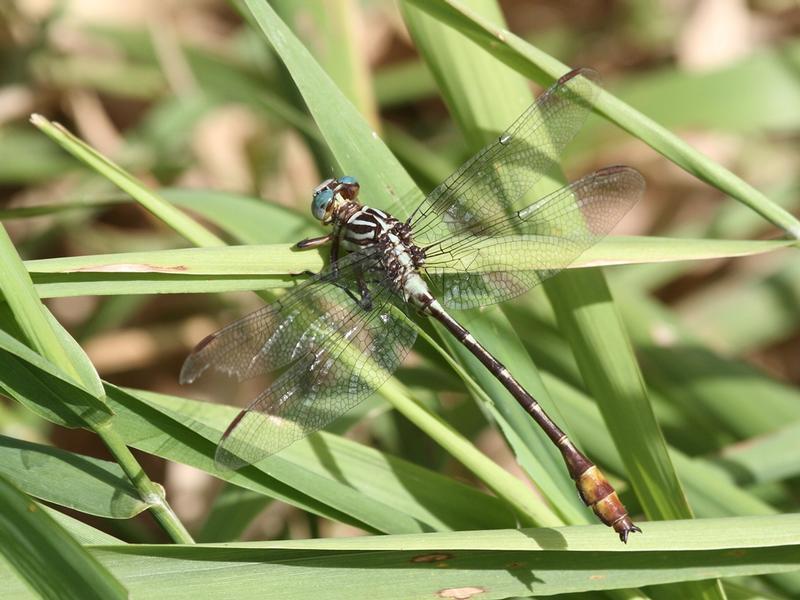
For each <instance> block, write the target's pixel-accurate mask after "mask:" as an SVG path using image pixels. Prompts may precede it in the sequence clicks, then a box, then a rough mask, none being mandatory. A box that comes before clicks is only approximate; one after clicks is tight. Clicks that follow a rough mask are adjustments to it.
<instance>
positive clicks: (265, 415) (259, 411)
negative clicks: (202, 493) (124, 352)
mask: <svg viewBox="0 0 800 600" xmlns="http://www.w3.org/2000/svg"><path fill="white" fill-rule="evenodd" d="M373 290H374V292H373V294H374V297H373V299H372V300H373V304H372V307H370V308H359V310H358V311H356V312H353V313H351V314H350V315H349V316H348V318H347V319H346V320H345V321H343V322H339V323H336V322H329V321H327V320H326V321H325V322H324V323H323V324H322V325H321V327H320V329H321V330H323V331H325V332H326V334H325V335H322V336H319V337H317V338H316V341H315V342H314V343H312V344H310V345H309V346H308V348H307V350H308V351H307V353H306V354H305V355H303V356H302V357H301V358H299V359H298V360H297V361H296V362H294V363H292V364H291V365H290V366H289V367H288V368H287V370H286V371H285V372H284V373H283V374H281V376H280V377H278V379H276V380H275V382H274V383H273V384H272V385H271V386H270V387H269V388H268V389H266V390H265V391H264V392H262V393H261V394H260V395H259V396H258V398H256V399H255V401H253V403H252V404H251V405H250V406H249V407H248V408H247V409H246V410H243V411H242V412H241V413H240V414H239V415H238V416H237V417H236V419H235V420H234V421H233V422H232V423H231V425H230V426H229V428H228V430H227V431H226V432H225V433H224V435H223V438H222V440H221V441H220V444H219V447H218V448H217V456H216V462H217V464H218V465H220V466H222V467H224V468H229V469H238V468H240V467H241V466H243V465H246V464H250V463H256V462H258V461H259V460H261V459H263V458H266V457H267V456H269V455H271V454H273V453H275V452H277V451H279V450H281V449H282V448H285V447H286V446H288V445H289V444H291V443H293V442H295V441H297V440H298V439H301V438H303V437H305V436H306V435H308V434H310V433H312V432H314V431H317V430H319V429H322V428H324V427H325V426H326V425H328V424H329V423H331V422H332V421H334V420H335V419H336V418H338V417H339V416H341V415H342V414H344V413H345V412H347V411H348V410H350V409H351V408H352V407H354V406H355V405H356V404H358V403H359V402H361V401H362V400H364V399H365V398H367V397H368V396H370V395H371V394H372V393H373V392H374V391H375V390H376V389H377V388H378V387H380V386H381V385H382V384H383V383H384V382H385V381H386V379H388V378H389V377H390V376H391V374H392V373H393V372H394V371H395V369H397V367H398V366H399V365H400V363H401V362H402V360H403V358H404V357H405V356H406V354H407V353H408V351H409V349H410V348H411V346H412V345H413V344H414V340H415V339H416V330H415V329H414V328H413V326H412V325H411V324H410V323H409V321H408V319H407V318H406V317H405V315H404V314H403V312H402V310H401V308H400V307H399V306H398V305H397V304H395V301H394V295H393V293H392V292H391V291H390V290H388V289H387V288H386V286H375V287H374V288H373Z"/></svg>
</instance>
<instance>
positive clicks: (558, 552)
mask: <svg viewBox="0 0 800 600" xmlns="http://www.w3.org/2000/svg"><path fill="white" fill-rule="evenodd" d="M799 527H800V524H799V523H798V517H797V515H782V516H779V517H748V518H731V519H711V520H706V521H702V522H701V523H700V526H699V527H698V522H697V521H672V522H663V523H654V524H653V526H652V531H651V534H650V535H649V536H648V538H644V537H642V538H639V539H637V542H638V546H640V547H627V548H625V547H622V546H621V545H619V544H614V540H613V539H611V540H609V539H608V536H607V532H606V531H605V530H604V528H602V527H599V526H594V527H567V528H561V529H524V530H500V531H475V532H453V533H442V534H426V535H402V536H372V537H360V538H346V539H326V540H300V541H291V542H290V541H280V542H260V543H249V544H241V543H240V544H226V545H201V546H193V547H180V546H179V547H175V546H163V545H159V546H156V545H149V546H148V545H141V546H131V545H127V546H119V545H113V546H94V547H91V549H90V550H91V552H92V554H93V555H94V556H96V557H97V558H98V559H99V560H100V561H101V562H102V563H103V564H105V565H106V566H107V567H108V568H109V569H110V570H111V571H112V572H113V573H114V574H115V575H116V576H117V577H118V578H119V579H120V580H121V581H122V582H124V583H125V584H126V585H127V586H128V587H129V588H130V590H131V593H132V594H133V595H134V596H136V597H152V596H155V595H158V596H166V597H170V598H196V597H197V593H198V592H197V590H202V593H203V594H204V595H207V596H212V597H222V596H225V597H228V596H235V597H237V598H264V597H276V598H281V599H287V600H293V599H298V600H300V599H306V598H309V597H314V596H319V595H320V594H323V595H324V597H325V598H331V599H340V598H341V599H345V598H346V599H350V600H352V599H360V598H364V599H366V598H370V599H372V598H375V597H376V594H377V595H379V596H380V598H382V599H386V600H406V599H408V598H426V597H432V598H436V597H440V598H447V597H450V598H475V599H477V598H487V599H501V598H508V597H529V596H531V595H533V596H536V597H541V596H549V595H555V594H563V593H575V592H597V591H601V590H617V589H621V588H626V587H632V586H645V585H659V584H665V583H672V582H676V581H687V580H703V579H706V578H708V577H736V576H748V575H758V574H764V573H781V572H788V571H791V570H796V569H797V568H798V566H799V565H800V548H799V547H798V539H800V531H799V530H798V528H799ZM764 531H769V532H771V533H770V535H767V536H765V535H764V534H763V532H764ZM354 557H356V558H357V559H358V562H357V565H354V562H353V561H354ZM398 565H402V568H398ZM621 565H624V568H621ZM142 573H146V574H147V576H142ZM5 575H6V573H5V572H3V571H0V576H5ZM20 589H21V588H20V587H19V584H16V585H14V587H11V588H10V589H9V593H12V594H15V595H16V594H19V593H20Z"/></svg>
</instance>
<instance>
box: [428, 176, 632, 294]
mask: <svg viewBox="0 0 800 600" xmlns="http://www.w3.org/2000/svg"><path fill="white" fill-rule="evenodd" d="M644 188H645V182H644V178H643V177H642V176H641V175H640V174H639V172H638V171H636V170H635V169H632V168H630V167H621V166H616V167H607V168H605V169H600V170H599V171H596V172H594V173H592V174H591V175H587V176H586V177H584V178H582V179H580V180H578V181H576V182H574V183H572V184H570V185H568V186H566V187H564V188H561V189H560V190H557V191H555V192H553V193H552V194H550V195H548V196H545V197H544V198H542V199H541V200H539V201H537V202H534V203H533V204H531V205H529V206H527V207H525V208H523V209H521V210H518V211H515V212H514V213H512V214H511V215H508V214H505V213H501V214H497V215H495V216H494V217H493V218H490V219H487V220H486V222H485V224H484V225H483V226H482V227H479V228H474V227H470V228H466V229H464V230H462V231H459V232H456V233H454V234H451V235H450V236H448V237H447V238H445V239H443V240H441V241H440V242H438V243H436V244H435V245H433V246H431V247H429V248H428V250H427V259H426V273H427V275H428V277H429V278H430V280H431V283H432V285H433V287H434V289H435V290H436V291H437V292H438V297H439V299H440V301H441V302H442V304H443V305H445V306H447V307H449V308H458V309H465V308H474V307H476V306H483V305H487V304H494V303H496V302H502V301H504V300H508V299H510V298H513V297H515V296H518V295H519V294H522V293H523V292H525V291H527V290H529V289H530V288H531V287H533V286H535V285H538V284H539V283H541V282H542V281H544V280H545V279H547V278H548V277H552V276H553V275H555V274H556V273H558V272H559V271H561V270H562V269H564V268H565V267H567V266H569V265H570V264H571V263H572V262H574V261H575V259H577V258H578V257H579V256H580V255H581V254H582V253H583V252H584V251H585V250H586V249H587V248H589V247H591V246H593V245H594V244H596V243H597V242H598V241H599V240H601V239H602V238H603V237H605V236H606V235H607V234H608V232H609V231H611V229H613V227H614V226H615V225H616V224H617V223H618V222H619V220H620V219H621V218H622V217H623V215H625V213H627V212H628V211H629V210H630V209H631V207H632V206H633V205H634V204H636V202H637V201H638V199H639V198H640V197H641V195H642V194H643V192H644Z"/></svg>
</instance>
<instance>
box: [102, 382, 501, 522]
mask: <svg viewBox="0 0 800 600" xmlns="http://www.w3.org/2000/svg"><path fill="white" fill-rule="evenodd" d="M109 398H110V401H111V405H112V407H113V408H114V410H115V412H116V413H117V417H116V418H117V419H119V423H120V431H122V432H123V434H124V435H125V436H126V438H125V439H126V442H127V443H129V444H130V445H132V446H134V447H136V448H139V449H140V450H144V451H145V452H150V453H153V454H157V455H159V456H163V457H164V458H167V459H169V460H173V461H177V462H182V463H185V464H188V465H191V466H193V467H195V468H198V469H202V470H204V471H207V472H209V473H212V474H214V475H216V476H220V477H225V478H227V479H228V480H229V481H231V482H232V483H234V484H236V485H239V486H241V487H244V488H247V489H250V490H253V491H256V492H259V493H261V494H266V495H268V496H271V497H273V498H276V499H280V500H283V501H284V502H288V503H290V504H293V505H295V506H299V507H301V508H303V509H305V510H308V511H310V512H313V513H315V514H318V515H321V516H325V517H327V518H331V519H334V520H338V521H341V522H344V523H351V524H353V525H356V526H358V527H362V528H366V529H368V530H372V531H380V532H391V533H398V532H412V531H435V530H446V529H469V528H481V527H487V526H488V527H503V526H507V525H508V524H509V523H510V522H512V517H511V514H510V512H509V511H508V508H507V506H506V504H505V503H504V502H502V501H501V500H498V499H497V498H493V497H491V496H487V495H486V494H484V493H481V492H479V491H477V490H475V489H474V488H471V487H469V486H466V485H463V484H460V483H458V482H456V481H454V480H452V479H450V478H447V477H444V476H443V475H440V474H438V473H436V472H434V471H430V470H428V469H424V468H422V467H417V466H415V465H412V464H411V463H408V462H407V461H404V460H401V459H396V458H393V457H390V456H388V455H386V454H383V453H381V452H378V451H376V450H373V449H371V448H368V447H366V446H363V445H361V444H356V443H354V442H351V441H348V440H346V439H344V438H340V437H339V436H335V435H332V434H317V435H313V436H311V437H309V438H306V439H305V440H302V441H299V442H297V443H295V444H293V445H292V446H290V447H288V448H286V449H285V450H283V451H282V452H281V453H280V454H279V455H275V456H273V457H271V458H269V459H268V460H266V461H264V462H262V463H259V464H258V465H256V466H251V467H249V468H246V469H242V470H240V471H236V472H229V473H219V472H218V471H217V469H216V467H215V466H214V459H213V457H214V450H215V447H216V444H217V442H218V441H219V438H220V436H221V433H222V431H223V430H224V429H225V427H226V426H227V425H228V423H230V421H231V420H232V419H233V417H234V416H235V415H236V412H237V410H236V409H234V408H233V407H230V406H223V405H217V404H210V403H207V402H196V401H191V400H186V399H182V398H177V397H174V396H166V395H163V394H151V393H146V392H135V393H134V392H133V391H123V390H118V389H114V388H111V391H110V392H109ZM453 499H458V500H457V501H456V502H454V501H453ZM480 523H482V524H480Z"/></svg>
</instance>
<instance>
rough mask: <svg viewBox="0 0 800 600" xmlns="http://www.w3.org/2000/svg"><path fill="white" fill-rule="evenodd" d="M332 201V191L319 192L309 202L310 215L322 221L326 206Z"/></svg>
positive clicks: (326, 210) (326, 209)
mask: <svg viewBox="0 0 800 600" xmlns="http://www.w3.org/2000/svg"><path fill="white" fill-rule="evenodd" d="M332 201H333V190H329V189H323V190H320V191H319V192H318V193H317V194H316V195H315V196H314V199H313V200H312V201H311V213H312V214H313V215H314V218H315V219H319V220H320V221H323V220H324V219H325V214H326V213H327V212H328V206H329V205H330V203H331V202H332Z"/></svg>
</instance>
